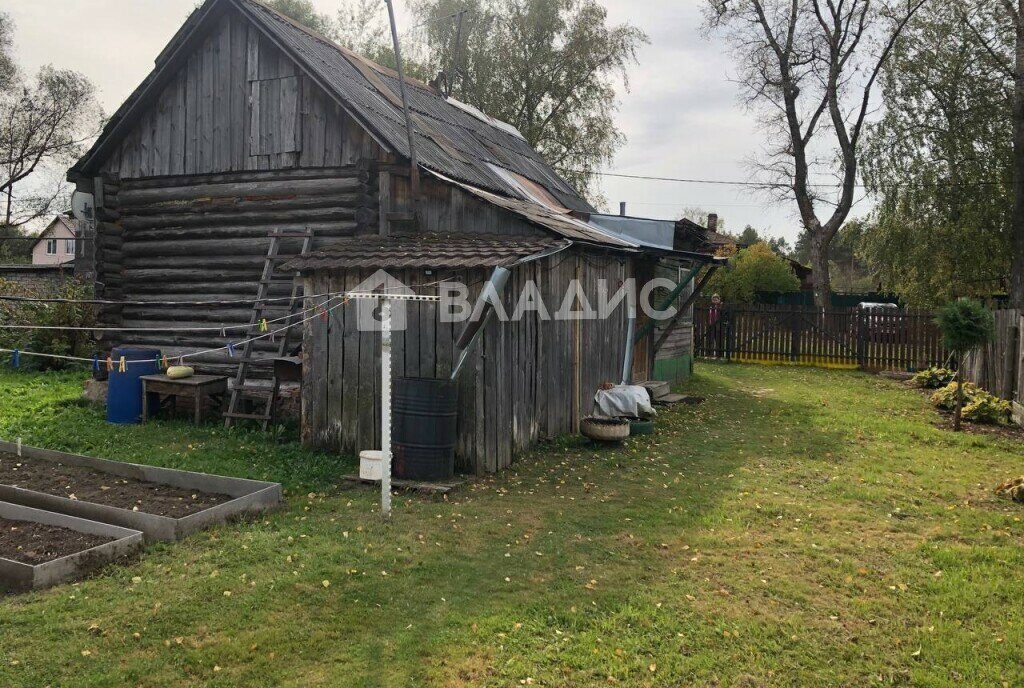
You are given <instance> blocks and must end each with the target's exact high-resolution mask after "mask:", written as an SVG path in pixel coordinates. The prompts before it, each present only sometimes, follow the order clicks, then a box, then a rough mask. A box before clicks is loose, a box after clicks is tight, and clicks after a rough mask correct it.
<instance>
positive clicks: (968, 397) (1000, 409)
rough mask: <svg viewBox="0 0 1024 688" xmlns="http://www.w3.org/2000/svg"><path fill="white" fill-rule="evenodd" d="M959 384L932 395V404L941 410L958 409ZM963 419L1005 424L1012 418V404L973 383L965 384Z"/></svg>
mask: <svg viewBox="0 0 1024 688" xmlns="http://www.w3.org/2000/svg"><path fill="white" fill-rule="evenodd" d="M956 391H957V383H955V382H951V383H949V384H948V385H946V386H945V387H943V388H942V389H939V390H937V391H936V392H935V393H934V394H932V403H933V404H935V406H937V407H938V408H940V409H944V410H946V411H953V410H954V409H955V408H956ZM964 399H965V404H964V407H963V411H962V413H963V418H964V420H968V421H970V422H972V423H989V424H999V423H1005V422H1006V420H1007V419H1008V418H1009V416H1010V402H1008V401H1003V400H1002V399H1000V398H999V397H997V396H994V395H992V394H989V393H988V392H986V391H985V390H983V389H981V388H980V387H978V386H977V385H975V384H974V383H971V382H965V383H964Z"/></svg>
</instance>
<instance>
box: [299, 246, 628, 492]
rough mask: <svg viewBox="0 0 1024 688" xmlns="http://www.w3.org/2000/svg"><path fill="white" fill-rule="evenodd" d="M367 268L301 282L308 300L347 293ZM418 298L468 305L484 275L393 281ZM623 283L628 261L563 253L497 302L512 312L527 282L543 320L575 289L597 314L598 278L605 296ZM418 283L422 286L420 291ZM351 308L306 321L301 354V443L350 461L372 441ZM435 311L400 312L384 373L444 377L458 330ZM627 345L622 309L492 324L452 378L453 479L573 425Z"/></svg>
mask: <svg viewBox="0 0 1024 688" xmlns="http://www.w3.org/2000/svg"><path fill="white" fill-rule="evenodd" d="M370 274H371V273H370V272H369V271H341V270H335V271H318V272H315V273H313V274H311V275H309V276H308V277H307V280H306V288H307V291H309V292H310V293H325V292H328V291H341V290H342V289H343V288H344V289H351V288H353V287H355V286H356V285H358V284H359V283H360V282H361V281H362V280H364V279H366V278H367V277H369V276H370ZM394 276H395V277H396V278H398V279H400V280H401V281H403V282H404V283H406V284H408V285H410V286H413V287H415V286H417V285H420V286H422V287H423V291H427V290H428V289H430V290H432V289H436V287H434V286H433V283H435V282H436V281H437V280H439V279H440V278H441V277H444V278H445V279H453V280H457V281H461V282H463V283H464V284H467V285H469V286H470V296H469V298H470V302H473V300H474V299H475V298H476V297H477V295H478V294H479V292H480V289H481V288H482V286H483V284H484V282H485V281H486V279H487V277H488V276H489V271H483V270H473V271H467V272H459V273H445V274H444V275H438V274H437V273H436V272H434V273H430V274H427V273H426V272H425V271H415V272H404V273H395V274H394ZM630 276H631V264H630V263H629V262H628V261H624V260H620V259H619V258H615V257H608V256H603V255H594V254H586V253H582V252H577V251H571V252H570V251H566V252H563V253H561V254H557V255H555V256H553V257H551V258H548V259H545V260H543V261H538V262H535V263H530V264H527V265H524V266H520V267H519V268H517V269H516V270H514V271H513V274H512V277H511V278H510V281H509V284H508V288H507V289H506V292H505V295H504V299H503V304H504V307H505V309H506V311H507V312H508V313H509V314H510V315H511V314H512V313H514V311H515V305H516V302H517V300H518V298H519V295H520V293H521V292H522V289H523V287H524V286H525V285H526V283H527V281H529V280H533V281H534V282H535V283H536V284H537V286H538V287H539V291H540V294H541V296H542V298H543V300H544V303H545V305H546V307H547V309H548V311H549V312H550V314H551V315H552V316H553V315H554V314H555V312H556V311H557V310H558V309H559V307H560V306H561V304H562V302H563V299H564V297H565V294H566V291H567V289H568V288H569V286H570V284H571V282H572V281H573V280H579V283H580V285H581V287H582V293H583V294H585V296H586V299H587V301H589V303H590V304H591V305H592V306H593V307H594V308H595V309H596V308H597V304H598V299H599V291H598V290H599V282H598V280H600V279H606V280H607V285H608V289H609V290H610V292H612V293H613V292H614V291H615V290H616V289H617V288H618V286H619V285H620V284H621V282H622V281H623V280H625V279H626V278H628V277H630ZM424 285H431V286H430V287H426V286H424ZM356 308H357V306H356V305H355V304H354V303H349V304H347V305H345V306H344V307H341V308H338V309H336V310H334V311H333V312H332V313H331V317H330V319H329V321H328V322H326V323H325V322H322V321H321V320H319V319H315V320H312V321H310V322H309V323H307V326H306V332H305V339H304V342H305V346H304V350H303V356H304V360H303V365H304V376H303V393H302V399H303V440H304V442H306V443H307V444H310V445H315V446H320V447H325V448H331V449H335V450H338V449H340V450H341V451H344V452H349V453H353V452H357V451H360V450H363V449H370V448H376V447H379V444H380V421H379V418H380V399H379V395H380V336H379V335H378V334H376V333H367V332H359V331H358V330H357V329H356V326H355V322H356V312H357V311H356ZM437 309H438V306H437V305H436V304H415V303H414V304H409V305H408V312H407V322H408V328H407V329H406V330H405V331H404V332H396V333H395V335H394V338H393V345H392V346H393V348H392V360H393V374H394V375H396V376H403V375H405V376H424V377H433V376H437V377H443V376H446V375H448V374H450V372H451V370H452V366H453V365H454V362H455V361H456V360H457V355H458V352H457V351H456V349H455V345H454V342H455V339H456V338H457V337H458V334H459V333H460V332H461V330H462V324H461V323H443V322H441V321H440V318H439V317H438V313H437ZM625 336H626V309H625V306H624V305H621V304H620V306H619V307H618V308H617V309H616V311H615V313H614V315H613V317H611V318H609V319H607V320H567V321H563V320H555V319H551V320H543V319H542V318H541V317H540V316H539V315H538V314H537V313H536V312H528V313H526V314H524V316H523V317H522V318H521V319H519V320H518V321H513V322H502V323H499V322H497V321H495V322H494V323H492V325H491V326H490V327H489V328H488V329H487V330H486V331H485V333H484V335H483V337H481V339H480V341H479V342H478V344H477V346H476V348H475V349H474V350H473V351H472V353H471V355H470V357H469V359H468V361H467V362H466V366H465V368H464V369H463V373H462V375H461V376H460V377H459V420H458V431H457V432H458V435H457V444H456V461H457V466H458V468H459V470H462V471H468V472H474V473H493V472H496V471H499V470H501V469H503V468H506V467H508V466H509V465H511V464H512V462H513V459H514V457H515V456H516V454H518V453H520V452H522V451H524V450H525V449H526V448H527V447H529V446H530V444H532V443H533V442H534V441H536V440H537V439H538V438H540V437H553V436H557V435H561V434H564V433H568V432H573V431H575V430H576V429H577V428H578V420H579V418H580V417H581V416H583V415H588V414H589V413H590V412H591V410H592V406H593V396H594V393H595V392H596V391H597V388H598V386H599V385H600V384H601V383H602V382H618V377H619V375H620V373H621V366H622V356H623V350H624V346H625Z"/></svg>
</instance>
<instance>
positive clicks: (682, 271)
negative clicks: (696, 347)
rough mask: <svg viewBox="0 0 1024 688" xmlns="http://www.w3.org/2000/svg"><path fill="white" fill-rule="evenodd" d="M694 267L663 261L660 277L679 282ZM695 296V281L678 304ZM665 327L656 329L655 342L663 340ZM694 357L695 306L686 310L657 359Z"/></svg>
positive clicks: (682, 263) (659, 351)
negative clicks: (692, 295)
mask: <svg viewBox="0 0 1024 688" xmlns="http://www.w3.org/2000/svg"><path fill="white" fill-rule="evenodd" d="M691 268H692V265H691V264H690V263H689V262H685V261H662V264H661V266H660V267H659V269H658V272H657V274H658V277H666V278H668V279H670V280H672V281H673V282H679V281H680V280H681V279H683V278H685V276H686V274H687V273H689V271H690V269H691ZM691 294H693V281H691V282H690V284H689V285H688V286H687V287H686V289H684V290H683V293H682V294H680V295H679V299H678V301H677V302H676V304H677V305H678V304H680V303H682V302H683V301H686V299H688V298H690V295H691ZM663 332H664V327H662V326H660V325H659V326H656V327H655V328H654V341H658V340H659V339H661V335H662V333H663ZM692 355H693V304H690V306H689V307H688V308H687V309H686V312H685V313H683V315H682V321H681V322H680V323H679V324H678V325H676V327H675V328H674V329H673V330H672V332H670V333H669V336H668V339H666V340H665V342H664V343H663V344H662V345H661V348H659V349H658V352H657V354H655V358H656V359H658V360H665V359H674V358H679V357H681V356H692Z"/></svg>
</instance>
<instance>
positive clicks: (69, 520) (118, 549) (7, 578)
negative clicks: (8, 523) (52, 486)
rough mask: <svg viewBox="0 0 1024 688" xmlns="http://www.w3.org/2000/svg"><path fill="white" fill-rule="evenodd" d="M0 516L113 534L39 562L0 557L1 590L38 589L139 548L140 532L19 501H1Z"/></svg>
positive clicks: (76, 576) (140, 542)
mask: <svg viewBox="0 0 1024 688" xmlns="http://www.w3.org/2000/svg"><path fill="white" fill-rule="evenodd" d="M0 517H2V518H6V519H10V520H12V521H32V522H35V523H43V524H45V525H49V526H57V527H60V528H67V529H68V530H76V531H78V532H79V533H89V534H90V535H100V536H102V537H110V538H114V539H113V540H111V541H110V542H105V543H103V544H102V545H97V546H96V547H92V548H89V549H84V550H82V551H80V552H75V553H74V554H69V555H67V556H64V557H59V558H57V559H52V560H50V561H47V562H43V563H42V564H35V565H32V564H25V563H22V562H20V561H14V560H13V559H5V558H3V557H0V591H10V592H24V591H26V590H41V589H43V588H49V587H51V586H54V585H58V584H60V583H66V582H68V581H72V580H76V579H78V578H81V577H83V576H84V575H85V574H87V573H89V572H90V571H94V570H96V569H98V568H101V567H103V566H106V565H107V564H109V563H111V562H113V561H115V560H117V559H120V558H122V557H126V556H129V555H132V554H135V553H136V552H138V551H140V550H141V549H142V546H143V542H142V540H143V538H142V533H140V532H139V531H137V530H130V529H128V528H120V527H118V526H112V525H109V524H106V523H97V522H96V521H89V520H86V519H84V518H76V517H74V516H68V515H66V514H58V513H54V512H52V511H43V510H42V509H33V508H31V507H27V506H21V505H19V504H11V503H9V502H0Z"/></svg>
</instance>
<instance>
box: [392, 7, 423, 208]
mask: <svg viewBox="0 0 1024 688" xmlns="http://www.w3.org/2000/svg"><path fill="white" fill-rule="evenodd" d="M384 2H385V3H387V6H388V18H389V19H390V21H391V44H392V47H393V48H394V50H395V63H396V65H397V67H398V90H399V92H400V93H401V94H402V111H403V112H404V113H405V134H406V136H408V137H409V166H410V168H411V169H410V172H409V185H410V187H411V188H412V200H413V204H414V206H415V205H418V204H419V200H420V165H419V160H418V159H417V157H416V141H415V138H414V135H413V129H412V115H411V114H410V112H409V98H408V96H407V95H406V94H405V72H404V69H403V67H402V46H401V44H400V43H399V42H398V25H397V24H396V23H395V7H394V5H393V4H392V0H384Z"/></svg>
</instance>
